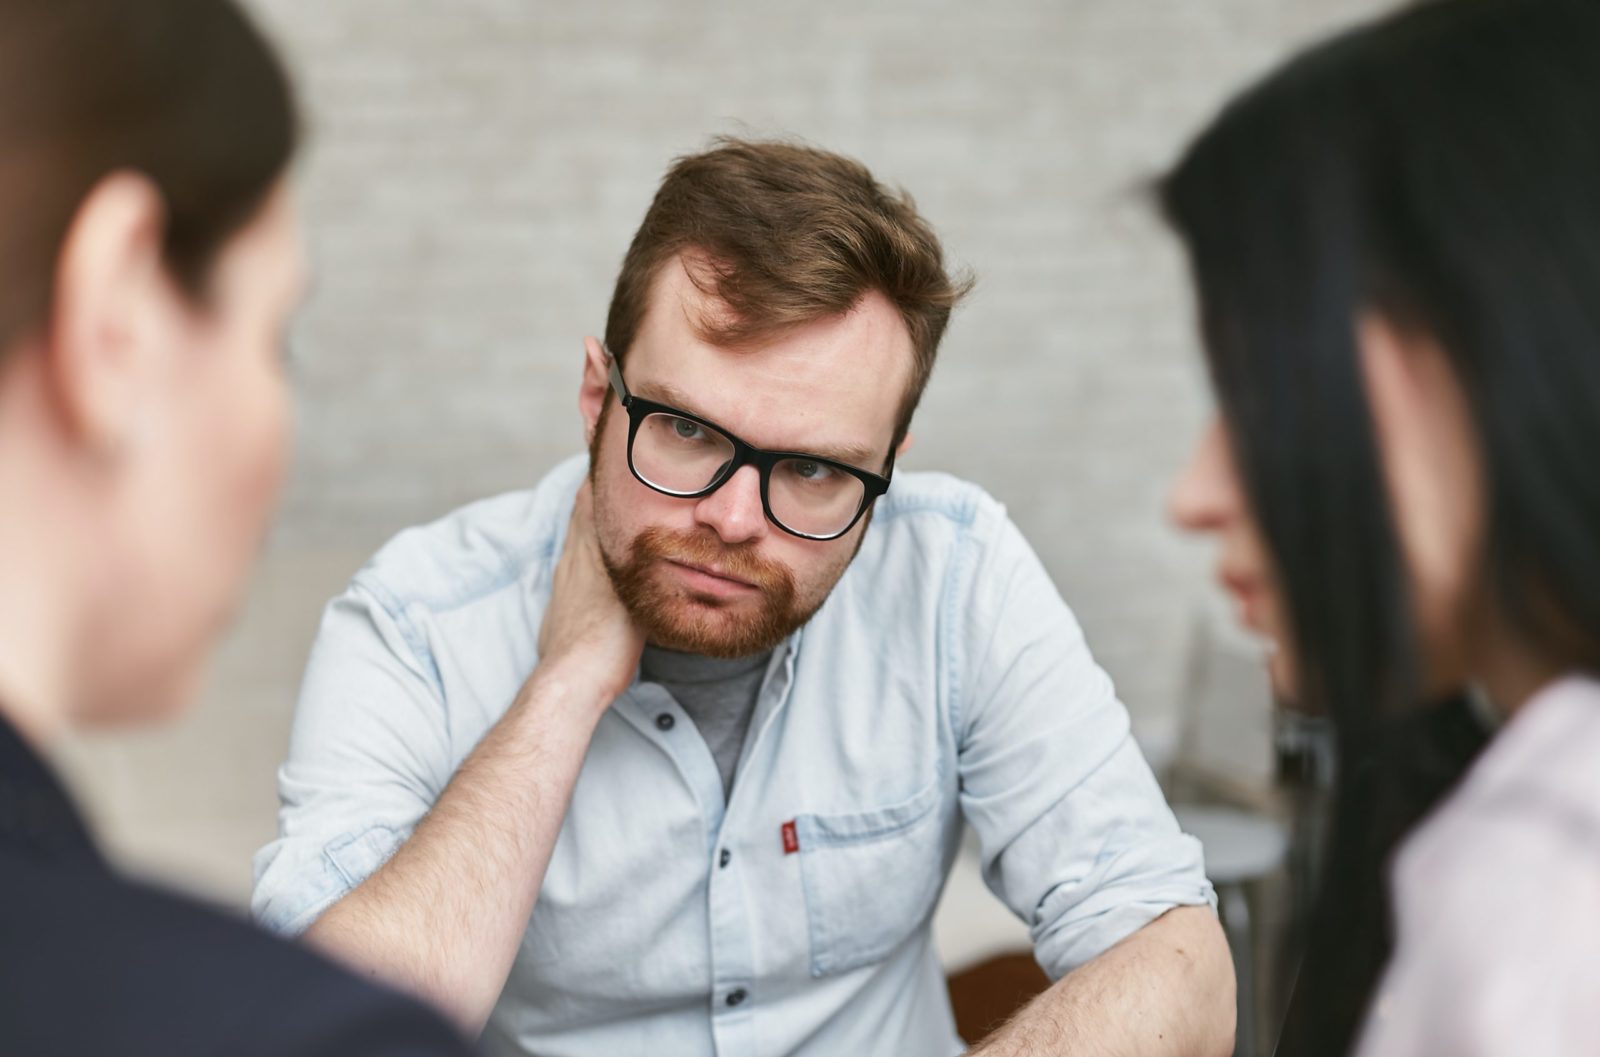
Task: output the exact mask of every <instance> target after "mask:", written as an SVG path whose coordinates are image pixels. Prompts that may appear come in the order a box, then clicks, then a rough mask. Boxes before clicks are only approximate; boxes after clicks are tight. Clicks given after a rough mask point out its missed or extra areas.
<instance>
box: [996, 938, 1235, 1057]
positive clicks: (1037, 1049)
mask: <svg viewBox="0 0 1600 1057" xmlns="http://www.w3.org/2000/svg"><path fill="white" fill-rule="evenodd" d="M1234 1017H1235V1005H1234V979H1233V961H1232V958H1231V957H1230V956H1229V954H1228V945H1227V942H1226V941H1225V940H1224V938H1223V935H1222V929H1221V928H1220V927H1219V925H1218V923H1217V918H1216V915H1215V914H1213V913H1212V912H1211V910H1210V909H1209V908H1207V907H1179V908H1177V909H1175V910H1169V911H1168V912H1167V913H1166V914H1164V915H1162V916H1161V917H1160V918H1157V919H1156V920H1155V921H1153V922H1151V923H1150V924H1149V925H1146V926H1145V927H1144V928H1142V929H1140V930H1139V931H1138V932H1135V933H1134V934H1133V935H1131V936H1129V937H1128V938H1127V939H1125V940H1123V941H1122V942H1121V943H1119V944H1117V945H1116V946H1115V947H1113V948H1111V949H1110V950H1109V951H1106V952H1105V953H1104V954H1102V955H1100V957H1098V958H1096V959H1094V960H1093V961H1091V962H1088V963H1087V964H1085V965H1082V966H1080V967H1078V968H1077V969H1075V970H1074V971H1072V972H1071V973H1069V974H1067V975H1066V976H1064V977H1062V978H1061V980H1059V981H1058V982H1057V983H1056V984H1055V986H1053V987H1051V988H1050V990H1048V991H1046V992H1045V993H1044V994H1042V995H1040V996H1039V997H1038V998H1036V999H1034V1000H1033V1001H1032V1002H1030V1003H1029V1004H1028V1006H1027V1007H1026V1008H1024V1009H1023V1010H1022V1012H1020V1013H1018V1014H1017V1015H1016V1016H1015V1017H1014V1018H1013V1019H1012V1020H1011V1021H1010V1023H1008V1024H1006V1026H1005V1027H1003V1028H1001V1029H1000V1030H999V1031H997V1032H995V1034H994V1035H992V1036H990V1037H989V1039H988V1040H987V1041H985V1042H984V1043H983V1045H981V1046H979V1047H978V1048H977V1049H976V1050H974V1051H972V1057H1044V1055H1046V1054H1050V1055H1055V1054H1062V1055H1067V1054H1072V1055H1076V1054H1094V1055H1095V1057H1226V1055H1227V1054H1229V1053H1231V1052H1232V1051H1233V1035H1234Z"/></svg>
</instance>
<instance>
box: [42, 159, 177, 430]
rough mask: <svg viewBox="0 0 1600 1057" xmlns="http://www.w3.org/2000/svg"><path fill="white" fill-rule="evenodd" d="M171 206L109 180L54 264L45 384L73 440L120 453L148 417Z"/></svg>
mask: <svg viewBox="0 0 1600 1057" xmlns="http://www.w3.org/2000/svg"><path fill="white" fill-rule="evenodd" d="M165 229H166V207H165V205H164V203H163V201H162V198H161V193H160V191H159V190H157V188H156V187H155V185H154V184H152V183H151V182H150V181H149V180H148V179H147V178H145V177H143V176H139V175H136V174H133V173H126V172H122V173H113V174H112V175H110V176H107V177H106V178H105V179H103V180H102V181H101V182H100V183H99V184H97V185H96V186H95V187H94V189H93V190H91V191H90V192H89V195H88V197H86V198H85V199H84V201H83V204H82V205H81V206H79V208H78V212H77V214H76V215H75V216H74V218H73V220H72V223H71V225H70V226H69V227H68V229H67V235H66V238H65V240H64V241H63V243H62V248H61V255H60V257H59V259H58V263H57V266H56V285H55V298H54V301H53V303H52V305H51V312H50V322H49V328H50V329H49V333H48V335H47V336H46V344H45V348H46V356H47V366H46V370H47V372H48V377H49V381H50V385H51V388H52V390H53V392H54V394H55V396H56V398H57V400H58V406H59V408H60V410H61V413H62V417H63V425H64V427H65V428H66V430H67V432H68V434H69V436H71V437H73V438H74V439H76V440H78V441H80V442H82V443H83V444H84V445H85V446H87V447H88V448H89V449H90V450H93V451H96V452H98V453H101V454H108V453H111V454H115V453H120V452H121V451H123V450H125V448H126V447H127V446H128V445H129V444H131V443H133V442H134V440H135V439H136V435H137V433H138V432H139V418H140V417H141V416H142V415H145V414H147V413H148V402H149V399H150V395H149V386H150V384H151V382H152V379H153V376H154V372H155V369H156V367H157V364H156V362H155V361H156V358H157V354H158V352H159V349H160V346H161V344H162V342H161V341H160V340H159V329H158V328H159V326H160V322H161V320H160V317H161V314H162V313H163V312H164V311H166V309H167V307H168V306H167V303H168V302H169V301H170V300H171V298H172V297H173V296H174V293H175V292H174V290H173V288H172V283H171V280H170V279H169V278H168V276H167V274H166V270H165V268H164V266H163V263H162V243H163V240H164V232H165Z"/></svg>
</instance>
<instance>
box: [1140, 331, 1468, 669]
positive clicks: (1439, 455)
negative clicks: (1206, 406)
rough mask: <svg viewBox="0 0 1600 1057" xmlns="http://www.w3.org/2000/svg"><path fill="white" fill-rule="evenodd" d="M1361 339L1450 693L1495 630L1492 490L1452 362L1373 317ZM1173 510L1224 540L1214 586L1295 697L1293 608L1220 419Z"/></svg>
mask: <svg viewBox="0 0 1600 1057" xmlns="http://www.w3.org/2000/svg"><path fill="white" fill-rule="evenodd" d="M1358 336H1359V346H1360V354H1361V360H1362V372H1363V375H1364V380H1365V386H1366V392H1367V398H1368V404H1369V406H1370V408H1371V412H1372V420H1373V426H1374V429H1375V430H1376V433H1377V441H1378V450H1379V454H1380V457H1381V459H1382V461H1383V472H1384V477H1385V480H1386V484H1387V488H1388V494H1389V502H1390V509H1391V510H1392V511H1393V514H1394V520H1395V528H1396V533H1397V535H1398V537H1399V544H1400V549H1401V552H1402V554H1403V556H1404V561H1405V565H1406V569H1407V573H1408V577H1409V581H1410V582H1409V589H1410V594H1411V599H1412V604H1413V606H1414V607H1415V616H1416V619H1417V626H1418V631H1419V636H1420V640H1421V646H1422V649H1423V654H1424V664H1425V678H1426V680H1427V684H1428V685H1427V686H1426V687H1425V688H1424V689H1425V690H1426V691H1428V692H1432V693H1443V692H1446V691H1449V690H1454V689H1456V688H1458V687H1460V686H1461V685H1462V683H1463V682H1464V681H1465V680H1467V679H1468V678H1470V677H1473V676H1474V675H1475V674H1477V672H1476V669H1477V667H1478V663H1477V662H1479V661H1481V659H1482V654H1483V653H1484V652H1486V651H1487V649H1488V648H1489V647H1490V645H1491V644H1490V642H1489V639H1491V638H1492V636H1493V634H1494V631H1495V629H1494V628H1493V627H1491V626H1489V625H1488V624H1487V623H1486V620H1485V612H1484V606H1483V605H1482V604H1481V603H1482V598H1483V595H1482V584H1481V582H1480V580H1479V577H1478V571H1479V569H1481V566H1482V561H1481V558H1482V553H1483V542H1482V535H1483V531H1482V530H1483V522H1484V514H1483V491H1484V490H1483V487H1482V485H1481V483H1480V472H1481V471H1480V466H1481V462H1480V459H1479V457H1478V453H1477V450H1476V445H1475V442H1474V439H1473V438H1474V432H1473V430H1472V426H1471V418H1470V415H1469V413H1468V409H1467V404H1466V400H1465V398H1464V397H1463V395H1462V393H1461V390H1460V386H1459V385H1458V384H1457V382H1456V381H1455V378H1454V376H1453V375H1452V374H1451V372H1450V369H1449V366H1448V361H1447V358H1446V357H1445V355H1444V354H1443V353H1442V351H1441V350H1439V348H1438V347H1437V346H1436V345H1435V344H1434V343H1432V342H1431V341H1430V340H1428V339H1426V338H1424V337H1420V336H1415V335H1404V334H1402V333H1401V332H1399V331H1397V330H1396V329H1394V328H1393V327H1392V326H1390V325H1389V324H1388V323H1387V322H1386V321H1384V320H1383V319H1381V318H1379V317H1376V316H1370V315H1369V316H1366V317H1363V319H1362V320H1361V323H1360V326H1359V328H1358ZM1168 510H1169V513H1170V516H1171V518H1172V520H1173V521H1174V522H1175V523H1176V524H1177V525H1178V526H1179V527H1181V528H1183V529H1185V530H1187V531H1190V532H1198V533H1205V534H1209V535H1213V536H1215V537H1216V538H1217V541H1218V545H1219V554H1218V559H1217V580H1218V581H1219V582H1220V583H1221V584H1222V586H1223V587H1224V588H1225V589H1226V590H1227V592H1228V593H1229V595H1231V596H1232V598H1233V599H1234V601H1235V603H1236V606H1237V612H1238V616H1239V620H1240V622H1241V623H1242V624H1243V625H1244V626H1245V627H1247V628H1249V629H1251V630H1253V631H1255V632H1256V633H1257V634H1259V635H1261V636H1262V637H1263V638H1264V639H1265V640H1266V641H1267V642H1268V643H1269V651H1270V656H1271V661H1270V669H1271V673H1272V678H1273V684H1274V688H1275V689H1276V690H1277V692H1278V693H1279V694H1280V695H1282V696H1284V697H1287V698H1291V699H1292V698H1294V697H1295V696H1297V693H1296V692H1297V686H1296V674H1295V673H1296V664H1295V659H1294V657H1293V654H1292V650H1290V649H1289V648H1288V647H1289V644H1290V643H1291V641H1292V636H1291V634H1290V627H1289V618H1288V613H1289V609H1288V604H1287V600H1286V599H1285V597H1284V594H1283V590H1282V587H1281V581H1280V579H1279V577H1278V576H1277V574H1276V571H1275V569H1274V565H1273V562H1272V559H1271V556H1270V554H1269V552H1268V550H1267V546H1266V543H1265V540H1264V537H1263V536H1262V534H1261V530H1260V527H1259V525H1258V523H1257V521H1256V518H1255V516H1254V514H1253V512H1252V510H1251V507H1250V504H1249V502H1248V499H1247V497H1246V495H1245V493H1244V490H1243V488H1242V486H1241V482H1240V477H1239V472H1238V467H1237V465H1236V463H1235V460H1234V457H1233V450H1232V447H1231V444H1230V441H1229V438H1228V433H1227V427H1226V425H1225V423H1224V422H1223V421H1222V420H1221V419H1220V418H1219V419H1217V420H1215V421H1213V422H1212V423H1211V425H1210V426H1208V427H1207V429H1206V432H1205V434H1204V436H1203V437H1202V438H1201V440H1200V443H1199V444H1198V445H1197V446H1196V448H1195V451H1194V453H1193V455H1192V456H1191V458H1190V460H1189V464H1188V465H1187V466H1186V467H1185V468H1184V470H1183V472H1182V473H1181V474H1179V476H1178V479H1177V480H1176V481H1175V482H1174V483H1173V486H1172V489H1171V492H1170V494H1169V496H1168ZM1469 658H1470V659H1471V661H1470V662H1469Z"/></svg>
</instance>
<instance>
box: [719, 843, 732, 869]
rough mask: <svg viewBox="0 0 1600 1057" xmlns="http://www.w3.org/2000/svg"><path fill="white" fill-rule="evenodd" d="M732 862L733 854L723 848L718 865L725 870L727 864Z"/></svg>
mask: <svg viewBox="0 0 1600 1057" xmlns="http://www.w3.org/2000/svg"><path fill="white" fill-rule="evenodd" d="M732 861H733V852H731V851H729V850H728V849H727V848H723V849H722V855H721V856H720V857H719V858H718V860H717V863H718V865H720V866H721V867H722V868H723V869H727V867H728V864H729V863H730V862H732Z"/></svg>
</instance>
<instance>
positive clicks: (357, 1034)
mask: <svg viewBox="0 0 1600 1057" xmlns="http://www.w3.org/2000/svg"><path fill="white" fill-rule="evenodd" d="M295 140H296V119H295V114H294V109H293V105H292V102H291V97H290V90H289V86H288V84H287V81H286V79H285V76H284V73H283V71H282V69H281V67H280V66H279V64H278V61H277V59H276V58H275V57H274V56H273V53H272V51H271V49H270V48H269V47H268V46H267V44H266V43H265V42H264V41H263V40H262V38H261V37H260V36H259V35H258V33H257V32H256V31H255V29H254V28H253V27H252V26H251V25H250V24H249V22H248V21H246V19H245V18H244V16H243V15H242V14H241V12H240V11H239V10H238V9H237V8H236V7H235V6H234V5H233V3H231V2H228V0H0V1053H5V1054H16V1055H19V1057H21V1055H24V1054H26V1055H27V1057H52V1055H61V1057H67V1055H71V1057H85V1055H90V1054H120V1055H144V1054H149V1055H155V1054H160V1055H162V1057H175V1055H186V1054H192V1055H196V1057H198V1055H201V1054H207V1055H215V1054H229V1055H231V1057H241V1055H249V1054H259V1055H263V1057H265V1055H267V1054H272V1055H288V1054H294V1055H311V1054H317V1055H327V1057H334V1055H340V1057H346V1055H379V1054H386V1055H397V1057H398V1055H411V1057H423V1055H428V1054H438V1055H443V1054H455V1053H462V1052H465V1050H464V1046H463V1044H462V1043H461V1042H459V1041H458V1040H457V1038H456V1037H455V1036H454V1035H453V1033H452V1031H451V1029H450V1028H449V1027H447V1026H446V1025H445V1023H444V1022H443V1021H442V1020H440V1019H438V1018H437V1017H435V1016H434V1015H432V1014H430V1013H427V1012H425V1011H424V1010H423V1009H422V1008H421V1007H420V1006H417V1005H414V1004H413V1003H411V1002H410V1001H408V1000H405V999H402V998H400V997H398V996H394V995H391V994H389V993H388V992H385V991H381V990H379V989H377V988H375V987H372V986H369V985H368V984H365V983H363V982H360V981H358V980H356V979H355V978H353V977H350V976H346V975H345V974H344V973H342V972H341V971H339V970H337V969H335V968H334V967H333V966H332V965H331V964H329V963H327V962H324V961H323V960H321V959H320V958H319V957H317V956H315V955H313V954H311V953H309V952H306V951H304V950H301V949H299V948H296V947H291V946H289V945H287V944H283V943H281V942H278V941H276V940H272V939H269V938H268V937H266V936H265V935H263V934H259V933H257V932H255V931H254V930H253V929H251V928H250V927H248V926H247V925H245V924H243V923H241V922H237V921H234V920H232V919H230V918H228V917H226V916H223V915H221V914H217V913H214V912H212V911H210V910H206V909H203V908H201V907H199V906H196V905H193V904H191V903H188V902H186V901H184V900H181V899H179V898H177V897H175V896H171V895H167V894H164V893H162V892H160V891H157V890H154V889H151V888H149V887H145V886H142V885H139V884H135V883H133V882H130V881H127V880H124V879H122V878H120V877H118V876H117V875H116V873H115V872H113V871H112V869H111V868H110V867H109V866H108V865H107V864H106V863H105V862H104V860H102V859H101V858H100V856H99V855H98V854H97V853H96V851H95V849H94V846H93V844H92V843H91V841H90V839H89V836H88V834H87V832H86V830H85V828H84V825H83V823H82V822H81V820H80V818H79V816H78V815H77V813H76V812H75V811H74V809H73V807H72V805H71V803H70V801H69V800H68V798H67V796H66V794H65V792H64V791H63V790H62V788H61V787H60V786H59V784H58V783H57V782H56V780H55V778H54V776H53V775H52V773H51V772H50V770H49V768H48V766H47V765H46V764H45V763H44V762H43V761H42V759H41V756H40V754H41V753H42V752H43V751H44V750H45V749H46V748H47V747H48V746H49V745H50V744H51V742H52V741H54V740H55V739H56V738H57V737H58V736H59V735H60V734H61V733H63V732H64V731H65V730H67V729H68V728H72V727H89V726H107V725H121V724H128V723H141V722H146V721H149V720H153V719H156V718H160V717H161V716H163V715H165V714H167V713H168V712H170V711H172V710H173V709H175V708H177V707H180V706H181V705H183V704H184V703H185V702H187V701H188V699H189V698H190V697H191V696H192V694H193V690H194V686H195V683H196V681H197V677H198V673H199V672H200V669H201V666H202V663H203V661H204V659H205V656H206V654H207V653H208V652H209V649H210V647H211V646H212V644H213V642H214V641H215V639H216V638H217V636H218V633H219V631H220V630H221V629H222V628H223V627H224V626H225V624H226V622H227V619H228V617H229V614H230V612H231V611H232V609H233V608H234V606H235V604H236V602H237V600H238V597H239V595H240V592H241V589H242V587H243V584H244V582H245V579H246V575H247V573H248V571H249V569H250V566H251V563H252V559H253V557H254V555H255V553H256V551H257V549H258V548H259V546H260V543H261V538H262V534H263V532H264V529H265V525H266V522H267V518H268V514H269V512H270V510H271V508H272V505H273V501H274V498H275V496H276V493H277V490H278V484H279V479H280V477H281V475H282V471H283V463H284V458H285V441H286V432H287V430H286V426H287V418H288V416H287V398H286V391H285V386H284V381H283V377H282V367H281V363H280V356H281V353H280V348H281V343H282V338H283V330H284V327H285V325H286V322H287V320H288V318H289V316H290V313H291V311H292V310H293V308H294V307H295V305H296V302H297V301H298V299H299V297H300V291H301V287H302V284H303V282H304V278H303V271H304V263H303V260H302V251H301V246H300V240H299V235H298V225H297V222H296V219H295V210H294V205H293V202H292V199H291V196H290V194H289V191H288V189H287V186H286V170H287V169H288V166H289V163H290V159H291V156H292V154H293V152H294V147H295Z"/></svg>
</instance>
